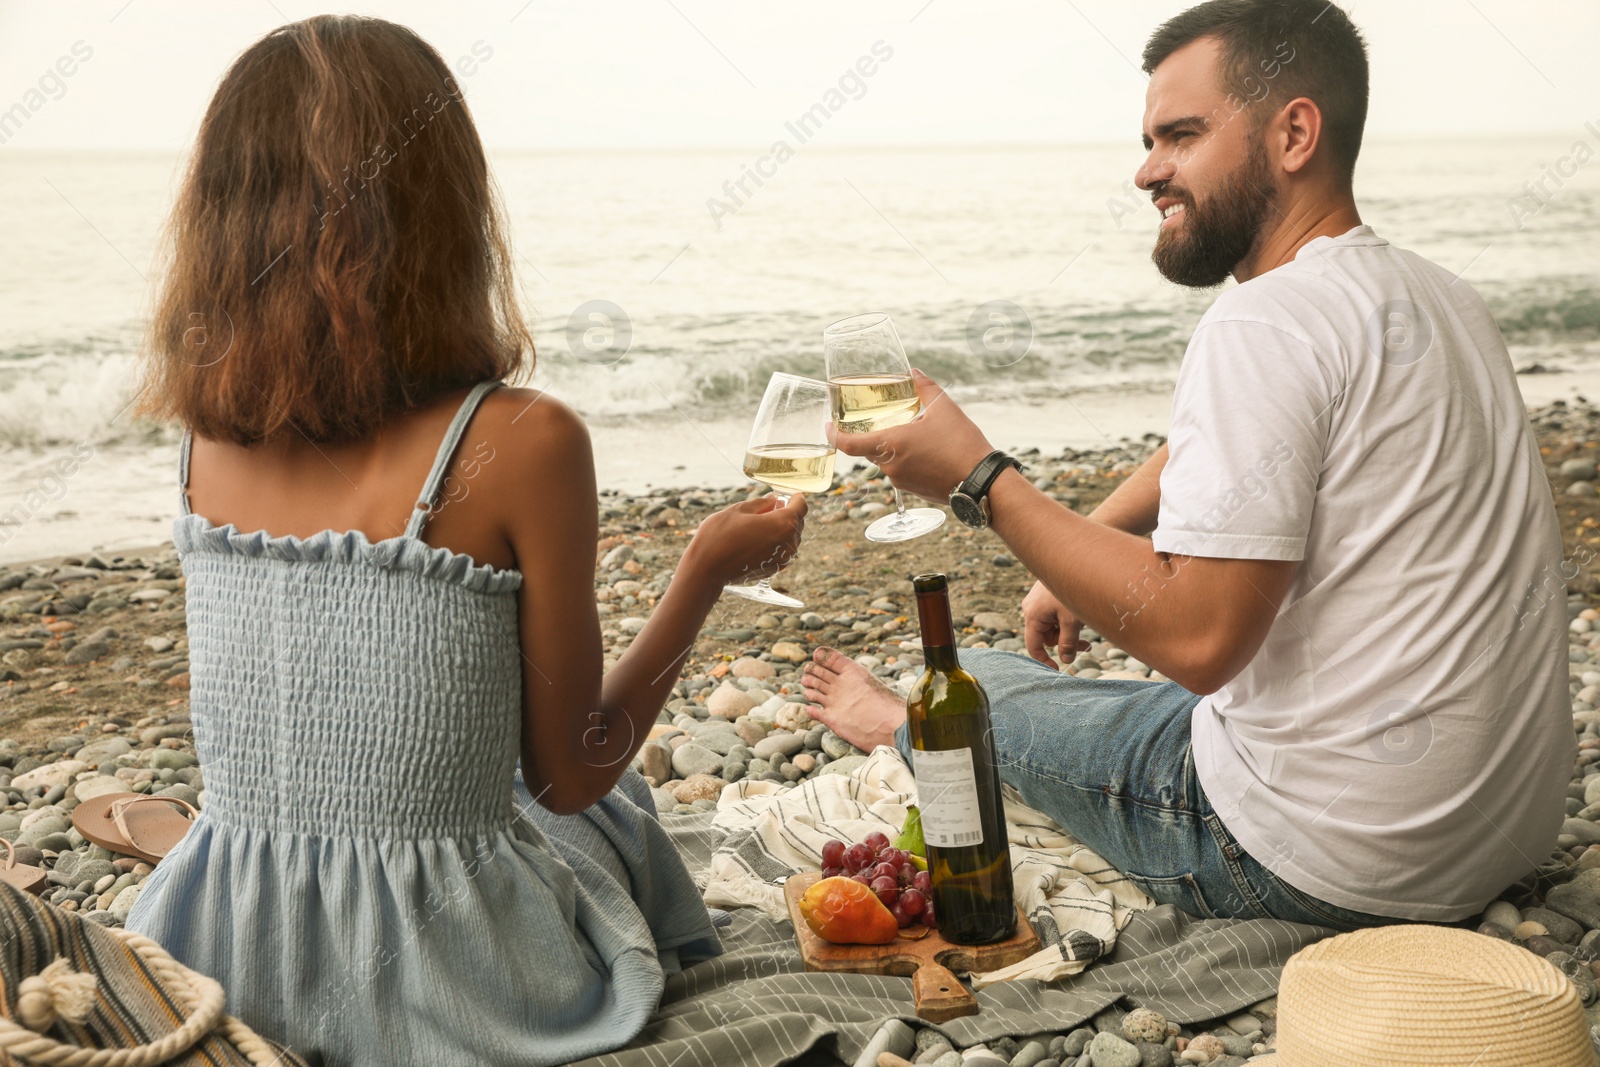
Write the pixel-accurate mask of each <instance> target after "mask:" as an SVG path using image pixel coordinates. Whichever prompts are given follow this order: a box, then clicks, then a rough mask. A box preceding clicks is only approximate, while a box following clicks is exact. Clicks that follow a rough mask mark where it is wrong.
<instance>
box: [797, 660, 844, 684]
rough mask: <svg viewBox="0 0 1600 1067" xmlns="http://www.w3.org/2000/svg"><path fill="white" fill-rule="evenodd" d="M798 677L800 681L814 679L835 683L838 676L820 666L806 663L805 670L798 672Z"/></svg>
mask: <svg viewBox="0 0 1600 1067" xmlns="http://www.w3.org/2000/svg"><path fill="white" fill-rule="evenodd" d="M800 677H801V680H802V681H806V680H812V679H814V680H817V681H821V682H830V683H831V682H834V681H836V680H837V679H838V677H839V676H838V675H837V674H836V673H834V672H833V671H831V670H829V669H828V668H826V667H824V666H822V665H821V664H818V663H807V664H806V669H805V670H803V671H801V672H800Z"/></svg>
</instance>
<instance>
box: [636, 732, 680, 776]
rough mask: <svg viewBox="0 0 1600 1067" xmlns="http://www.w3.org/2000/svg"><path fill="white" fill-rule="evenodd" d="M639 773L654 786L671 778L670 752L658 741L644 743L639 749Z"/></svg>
mask: <svg viewBox="0 0 1600 1067" xmlns="http://www.w3.org/2000/svg"><path fill="white" fill-rule="evenodd" d="M639 763H640V767H641V770H640V773H641V774H643V775H644V776H645V777H646V778H649V779H650V780H651V781H652V783H654V784H655V785H661V784H662V783H664V782H666V781H667V779H669V778H671V777H672V750H671V749H669V748H668V747H667V746H666V745H663V744H661V743H660V742H659V741H646V742H645V743H644V744H643V745H642V746H640V748H639Z"/></svg>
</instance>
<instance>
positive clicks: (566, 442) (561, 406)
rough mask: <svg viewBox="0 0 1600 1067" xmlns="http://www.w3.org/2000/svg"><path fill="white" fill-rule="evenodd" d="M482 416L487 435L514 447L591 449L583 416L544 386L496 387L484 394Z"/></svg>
mask: <svg viewBox="0 0 1600 1067" xmlns="http://www.w3.org/2000/svg"><path fill="white" fill-rule="evenodd" d="M479 418H480V419H481V420H482V422H481V427H482V429H481V431H480V432H482V433H483V435H484V436H486V437H488V438H489V439H490V440H491V441H493V442H494V443H495V444H496V445H497V446H498V445H500V444H504V445H505V447H506V448H509V449H512V450H513V451H519V450H524V449H526V450H531V451H532V452H535V453H538V452H545V451H547V450H550V449H556V450H558V451H562V452H566V451H570V450H572V449H580V450H582V451H583V452H585V453H587V452H588V450H589V428H588V427H587V426H586V425H584V422H583V418H582V417H581V416H580V415H579V414H578V413H577V412H576V411H573V410H572V409H571V408H570V407H568V406H567V405H566V404H565V403H563V402H562V401H561V400H559V399H557V398H556V397H555V396H553V395H552V394H550V393H547V392H544V391H543V390H541V389H523V388H510V387H504V388H500V389H496V390H495V391H494V392H492V393H490V394H489V395H488V396H487V397H485V398H484V401H483V406H482V407H481V408H480V409H479Z"/></svg>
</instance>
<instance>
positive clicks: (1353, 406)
mask: <svg viewBox="0 0 1600 1067" xmlns="http://www.w3.org/2000/svg"><path fill="white" fill-rule="evenodd" d="M1144 69H1145V70H1146V72H1148V73H1149V75H1150V83H1149V89H1148V92H1147V94H1146V107H1145V114H1144V144H1145V147H1146V148H1147V149H1148V152H1149V154H1148V156H1147V158H1146V159H1145V161H1144V163H1143V165H1142V166H1141V167H1140V168H1139V171H1138V174H1137V176H1136V181H1137V183H1138V185H1139V187H1140V188H1141V189H1144V190H1146V191H1147V192H1149V193H1150V195H1151V197H1152V198H1153V199H1154V201H1155V205H1156V207H1157V208H1158V209H1160V211H1161V214H1162V220H1161V223H1160V228H1159V230H1158V232H1157V236H1156V244H1155V251H1154V253H1153V258H1154V260H1155V263H1156V266H1157V267H1158V268H1159V269H1160V270H1161V272H1162V273H1163V274H1164V275H1166V276H1167V277H1168V278H1169V279H1171V280H1173V281H1175V282H1178V283H1180V284H1183V285H1188V286H1196V287H1209V286H1214V285H1218V284H1220V283H1221V282H1223V281H1224V280H1225V279H1226V277H1227V276H1228V275H1230V274H1231V275H1232V276H1233V277H1234V278H1235V279H1237V281H1238V282H1239V283H1240V284H1239V285H1238V286H1236V287H1235V288H1233V289H1230V290H1228V291H1226V292H1224V293H1223V294H1222V295H1221V296H1219V297H1218V298H1217V301H1216V303H1215V304H1214V305H1213V306H1212V307H1211V309H1210V310H1209V311H1208V312H1207V313H1206V315H1205V316H1204V318H1203V319H1202V320H1201V322H1200V324H1199V326H1198V327H1197V328H1196V330H1195V332H1194V336H1193V338H1192V339H1191V341H1190V342H1189V346H1188V350H1187V352H1186V353H1185V355H1184V360H1183V365H1182V369H1181V371H1180V372H1179V375H1178V381H1177V386H1176V389H1175V392H1174V395H1173V405H1172V424H1171V432H1170V435H1169V438H1168V444H1167V446H1166V447H1164V448H1162V449H1161V450H1160V451H1159V452H1157V453H1156V454H1155V455H1154V456H1153V457H1152V458H1151V459H1150V460H1149V462H1147V463H1146V464H1145V465H1144V466H1143V467H1142V468H1141V469H1140V470H1139V471H1138V472H1136V473H1135V475H1134V476H1133V477H1131V478H1129V479H1128V481H1127V482H1126V483H1124V484H1123V485H1122V486H1120V487H1119V488H1118V489H1117V491H1116V492H1115V493H1113V494H1112V495H1111V496H1110V497H1109V498H1108V499H1107V500H1106V501H1105V502H1104V503H1103V504H1102V505H1101V506H1100V507H1099V508H1097V509H1096V510H1095V512H1094V514H1093V515H1092V516H1090V517H1087V518H1085V517H1082V516H1079V515H1076V514H1074V513H1073V512H1071V511H1070V510H1067V509H1064V508H1062V507H1061V506H1060V505H1058V504H1056V503H1055V502H1053V501H1052V500H1050V499H1049V498H1048V497H1046V496H1045V495H1044V494H1043V493H1040V492H1039V491H1037V490H1036V489H1034V488H1033V486H1032V485H1031V484H1030V483H1029V481H1028V479H1027V478H1026V477H1023V476H1022V475H1021V474H1019V473H1018V472H1017V470H1016V469H1015V468H1014V466H1013V465H1012V464H1011V463H1007V462H1003V459H1004V456H1003V453H1001V454H998V457H997V458H995V459H993V460H991V461H989V462H985V463H980V461H983V460H985V459H986V457H989V456H990V455H991V453H993V451H994V450H993V449H992V447H991V445H990V444H989V442H988V441H987V440H986V439H985V438H984V435H983V433H982V432H981V431H980V430H979V429H978V428H977V427H976V426H975V425H973V423H972V422H971V421H969V420H968V419H967V417H966V416H965V415H964V414H963V413H962V412H961V410H960V409H959V407H958V406H957V405H956V404H955V403H954V402H953V401H951V400H950V399H949V398H948V397H946V396H945V395H944V394H943V393H942V392H941V391H940V389H939V387H938V386H937V385H935V384H934V383H933V382H932V381H930V380H929V379H927V378H926V377H923V376H921V375H920V374H919V375H917V379H916V381H917V387H918V389H919V391H920V393H921V395H922V400H923V405H924V409H925V410H924V414H923V415H922V417H921V418H919V419H918V420H916V421H914V422H912V423H910V424H908V425H905V426H902V427H897V428H895V429H891V430H886V431H882V432H879V433H874V434H864V435H846V434H840V435H839V438H838V444H839V448H840V449H841V450H842V451H845V452H847V453H849V454H852V455H859V456H866V457H869V458H873V459H875V460H878V461H880V462H881V464H882V466H883V468H884V470H885V472H886V473H887V474H888V475H889V477H890V478H891V479H892V480H893V482H894V484H895V485H897V486H899V487H900V488H902V489H905V490H909V491H911V492H913V493H916V494H918V495H921V496H925V497H929V498H934V499H938V498H943V497H945V496H947V495H949V494H951V493H952V491H953V490H958V491H959V493H960V494H961V495H958V496H956V497H952V499H951V504H952V510H954V511H956V512H957V514H958V516H959V517H962V518H963V519H965V520H969V521H971V523H972V524H974V525H979V524H984V523H985V520H987V524H988V525H990V526H992V527H993V529H994V531H995V532H996V533H997V534H999V535H1000V537H1001V538H1003V539H1004V540H1005V542H1006V543H1007V545H1009V546H1010V547H1011V549H1012V550H1013V551H1014V552H1015V553H1016V555H1017V557H1018V558H1019V559H1020V560H1021V561H1022V562H1023V563H1024V564H1026V565H1027V566H1028V567H1029V568H1030V569H1031V570H1032V572H1033V573H1034V574H1035V575H1036V576H1037V577H1038V579H1039V581H1038V583H1037V584H1036V585H1035V587H1034V589H1033V591H1032V592H1031V593H1029V595H1028V597H1027V599H1026V600H1025V601H1024V602H1023V608H1022V610H1023V616H1024V619H1025V622H1026V627H1025V629H1026V638H1027V647H1028V649H1029V652H1030V653H1031V654H1032V656H1033V658H1032V659H1029V658H1028V657H1024V656H1021V655H1018V654H1013V653H1005V652H997V651H989V650H981V649H980V650H966V651H964V652H963V654H962V663H963V664H964V665H966V666H967V667H968V669H970V670H971V671H973V673H975V674H976V675H977V676H978V678H979V679H980V680H981V681H982V682H983V683H984V685H985V687H986V688H987V690H988V692H989V695H990V699H991V703H992V705H993V714H994V718H995V737H996V747H997V750H998V754H999V760H1000V763H1001V766H1002V774H1003V776H1004V777H1005V778H1006V780H1007V781H1009V782H1010V783H1011V784H1013V785H1015V786H1016V787H1017V788H1018V789H1019V790H1020V791H1021V793H1022V796H1023V798H1024V799H1025V800H1027V802H1028V803H1029V804H1031V805H1033V806H1035V807H1037V808H1039V809H1041V810H1043V811H1046V812H1048V813H1049V814H1051V815H1052V816H1053V817H1055V818H1056V819H1057V820H1058V821H1059V822H1061V823H1062V824H1063V825H1064V826H1065V827H1067V829H1068V830H1070V831H1071V832H1073V833H1074V834H1076V835H1077V836H1078V837H1079V838H1081V839H1082V840H1083V841H1084V842H1086V843H1087V844H1089V845H1090V846H1092V847H1093V848H1095V849H1096V850H1097V851H1099V852H1100V853H1101V854H1102V855H1104V856H1105V858H1106V859H1108V860H1109V861H1111V862H1112V863H1113V864H1115V865H1116V866H1117V867H1119V868H1120V869H1122V870H1124V871H1126V872H1127V873H1128V874H1129V876H1130V877H1132V878H1133V879H1134V881H1136V882H1137V883H1138V884H1139V885H1141V886H1142V887H1144V888H1145V889H1146V890H1147V891H1148V892H1149V893H1150V895H1151V896H1153V897H1154V898H1156V899H1157V900H1158V901H1161V902H1164V903H1172V904H1176V905H1178V906H1180V907H1182V908H1183V909H1184V910H1186V911H1189V912H1193V913H1196V914H1199V915H1202V916H1213V915H1214V916H1225V917H1234V916H1239V917H1261V916H1275V917H1278V918H1284V919H1291V920H1297V921H1301V922H1310V923H1316V924H1319V925H1324V926H1330V927H1334V928H1338V929H1351V928H1355V927H1358V926H1363V925H1369V924H1377V923H1384V922H1394V921H1399V920H1403V919H1410V920H1426V921H1433V922H1450V921H1455V920H1461V919H1464V918H1467V917H1469V916H1472V915H1474V914H1476V913H1477V912H1478V911H1480V910H1481V909H1482V908H1483V907H1484V905H1485V904H1487V903H1488V902H1489V901H1491V900H1492V899H1493V898H1494V897H1495V896H1496V894H1498V893H1499V892H1500V891H1501V890H1502V889H1504V888H1505V887H1506V886H1507V885H1508V884H1509V883H1511V882H1512V881H1514V880H1515V879H1517V878H1518V877H1519V876H1521V875H1522V874H1523V873H1524V872H1526V871H1527V870H1528V869H1530V868H1531V867H1532V866H1533V865H1534V864H1535V863H1536V862H1538V861H1539V860H1541V859H1542V858H1543V857H1544V856H1546V855H1547V854H1548V852H1549V850H1550V849H1551V847H1552V846H1553V845H1554V843H1555V838H1556V834H1557V831H1558V827H1559V825H1560V822H1561V820H1562V817H1563V814H1564V803H1565V800H1564V798H1565V791H1566V782H1567V778H1568V774H1569V772H1570V769H1571V767H1572V761H1573V759H1574V756H1575V753H1576V748H1575V738H1574V735H1573V731H1572V726H1571V720H1570V718H1569V709H1568V698H1567V668H1566V639H1565V632H1566V615H1565V596H1564V590H1563V583H1562V582H1561V579H1560V565H1561V557H1560V551H1561V544H1560V536H1559V532H1558V528H1557V524H1556V518H1555V514H1554V509H1553V507H1552V503H1551V498H1550V491H1549V487H1548V484H1547V483H1546V481H1545V478H1544V476H1543V469H1542V465H1541V462H1540V459H1539V453H1538V450H1537V448H1536V447H1535V445H1534V441H1533V437H1532V431H1531V429H1530V427H1529V425H1528V420H1527V416H1526V412H1525V411H1524V409H1523V406H1522V403H1521V399H1520V396H1519V394H1518V390H1517V385H1516V380H1515V378H1514V377H1513V371H1512V368H1511V362H1510V359H1509V357H1508V355H1507V353H1506V349H1505V345H1504V343H1503V342H1502V340H1501V339H1500V335H1499V332H1498V330H1497V329H1496V327H1495V324H1494V321H1493V319H1492V318H1491V317H1490V314H1489V311H1488V310H1487V308H1486V307H1485V305H1484V303H1483V301H1482V300H1481V299H1479V297H1478V296H1477V294H1476V293H1474V292H1473V291H1472V289H1471V287H1470V286H1469V285H1467V283H1465V282H1463V281H1461V280H1459V279H1458V278H1456V277H1455V276H1453V275H1452V274H1451V273H1450V272H1449V271H1447V270H1445V269H1443V268H1442V267H1439V266H1436V265H1435V264H1432V263H1429V262H1428V261H1426V260H1424V259H1422V258H1420V257H1418V256H1416V255H1413V254H1411V253H1409V252H1404V251H1401V250H1400V249H1397V248H1395V247H1394V246H1392V245H1390V244H1388V243H1387V242H1386V241H1384V240H1383V239H1382V238H1380V237H1378V236H1377V235H1376V234H1375V233H1374V232H1373V231H1372V229H1371V228H1370V227H1367V226H1365V225H1363V224H1362V222H1361V219H1360V216H1359V215H1358V213H1357V210H1356V203H1355V199H1354V195H1353V193H1352V174H1353V171H1354V168H1355V162H1356V155H1357V152H1358V151H1359V149H1360V144H1361V134H1362V127H1363V124H1364V122H1365V118H1366V106H1367V60H1366V50H1365V46H1364V44H1363V42H1362V39H1361V35H1360V33H1359V32H1358V31H1357V29H1356V28H1355V26H1353V25H1352V24H1351V22H1350V20H1349V18H1348V17H1347V16H1346V15H1345V13H1344V12H1343V11H1342V10H1341V9H1340V8H1338V7H1337V6H1334V5H1332V4H1329V3H1328V2H1327V0H1212V2H1210V3H1205V4H1201V5H1200V6H1198V7H1195V8H1193V9H1191V10H1189V11H1186V12H1184V13H1183V14H1181V15H1179V16H1177V17H1176V18H1173V19H1172V20H1171V21H1169V22H1167V23H1166V24H1165V25H1163V26H1162V27H1160V28H1159V29H1158V30H1157V31H1156V32H1155V34H1154V35H1153V36H1152V37H1151V39H1150V42H1149V44H1148V46H1147V47H1146V49H1145V53H1144ZM1419 192H1423V193H1425V191H1422V190H1419ZM996 471H997V472H998V473H995V472H996ZM958 483H959V485H958ZM1145 534H1151V535H1152V536H1151V538H1150V539H1149V540H1146V539H1145V538H1144V537H1143V536H1142V535H1145ZM957 595H959V592H958V594H957ZM1085 623H1087V624H1088V625H1090V626H1092V627H1093V628H1094V629H1095V630H1096V631H1098V632H1099V633H1100V634H1101V635H1103V636H1104V638H1105V639H1106V640H1107V641H1110V642H1113V643H1114V644H1116V645H1118V646H1120V647H1121V648H1124V649H1126V650H1127V651H1128V652H1129V653H1130V654H1132V655H1134V656H1136V657H1137V658H1138V659H1140V660H1142V661H1144V662H1146V663H1148V664H1150V665H1151V666H1152V667H1154V668H1156V669H1157V670H1159V671H1160V672H1161V673H1162V674H1164V675H1166V676H1167V677H1168V678H1170V679H1172V681H1171V682H1142V681H1111V680H1100V679H1096V680H1089V679H1080V678H1074V677H1072V676H1070V675H1065V674H1059V673H1057V672H1056V671H1055V670H1054V669H1053V665H1052V664H1051V660H1050V656H1049V654H1048V653H1047V651H1046V646H1047V645H1054V646H1055V648H1056V649H1057V650H1058V651H1059V653H1060V655H1061V656H1062V657H1063V660H1064V661H1066V660H1070V659H1071V657H1072V656H1073V655H1074V654H1075V651H1076V649H1078V648H1079V647H1082V646H1081V644H1080V642H1079V640H1078V634H1079V629H1080V627H1081V626H1082V625H1083V624H1085ZM806 684H807V693H808V695H809V696H810V697H811V699H812V700H813V701H815V702H816V704H817V705H818V712H817V714H819V715H820V717H821V718H822V719H823V720H824V721H825V722H827V723H828V724H829V725H830V726H832V727H833V728H834V729H835V730H836V731H838V732H839V733H841V734H842V735H843V736H845V737H846V738H848V739H850V740H852V741H854V742H855V743H857V744H859V745H864V746H870V745H873V744H879V743H897V744H898V745H899V747H900V749H901V750H902V751H904V752H906V753H907V754H908V755H909V754H910V745H909V741H908V737H907V732H906V729H905V726H904V719H905V712H904V707H903V703H902V702H901V700H900V699H899V698H898V696H896V695H895V694H892V693H890V692H889V691H888V690H886V689H884V688H882V687H881V686H879V685H877V684H876V683H875V682H874V680H873V679H872V677H871V675H870V674H868V673H867V672H866V671H865V670H864V669H862V668H860V667H859V666H857V665H856V664H855V663H853V662H852V661H851V660H849V659H847V658H846V657H844V656H842V655H839V654H838V653H837V652H834V651H832V650H820V651H819V652H818V654H817V655H816V657H815V662H813V663H810V664H808V670H807V680H806Z"/></svg>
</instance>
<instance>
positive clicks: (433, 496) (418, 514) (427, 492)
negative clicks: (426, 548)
mask: <svg viewBox="0 0 1600 1067" xmlns="http://www.w3.org/2000/svg"><path fill="white" fill-rule="evenodd" d="M499 385H500V383H499V382H493V381H491V382H479V383H478V384H477V385H475V386H473V387H472V392H470V393H468V394H467V398H466V399H465V400H463V401H462V402H461V407H459V408H458V409H456V417H455V418H453V419H451V420H450V426H449V428H448V429H446V430H445V432H444V440H442V441H440V442H439V453H438V455H436V456H434V458H433V469H432V470H430V471H429V472H428V480H427V481H426V482H424V483H423V486H422V494H421V495H420V496H418V497H417V506H416V507H415V508H413V509H412V511H411V521H410V522H408V523H407V524H406V536H407V537H420V536H422V527H423V526H424V525H425V524H426V523H427V521H428V516H429V514H430V513H432V511H433V505H434V501H436V500H437V499H438V497H439V490H440V489H442V488H444V480H445V478H446V477H448V476H449V474H450V463H451V460H452V459H453V458H454V457H455V454H456V448H457V446H459V445H460V444H461V435H462V433H464V432H465V431H466V428H467V423H469V422H471V421H472V415H473V412H475V411H477V410H478V404H479V402H481V401H482V400H483V398H484V397H485V396H487V395H488V394H489V391H490V390H491V389H495V388H497V387H498V386H499Z"/></svg>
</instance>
